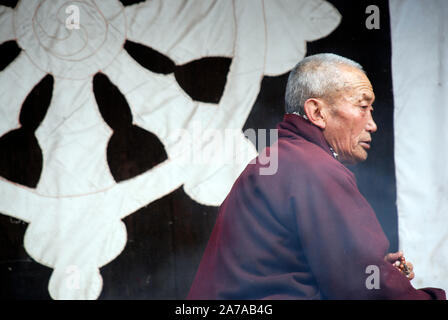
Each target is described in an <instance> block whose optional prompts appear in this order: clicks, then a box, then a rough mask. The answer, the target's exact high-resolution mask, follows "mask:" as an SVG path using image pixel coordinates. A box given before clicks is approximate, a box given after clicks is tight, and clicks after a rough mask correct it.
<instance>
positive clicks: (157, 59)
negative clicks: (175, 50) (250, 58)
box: [124, 40, 232, 103]
mask: <svg viewBox="0 0 448 320" xmlns="http://www.w3.org/2000/svg"><path fill="white" fill-rule="evenodd" d="M124 49H125V50H126V51H127V52H128V53H129V55H130V56H131V57H132V58H134V60H135V61H137V62H138V63H139V64H140V65H141V66H142V67H144V68H146V69H148V70H150V71H152V72H155V73H160V74H170V73H174V76H175V78H176V80H177V82H178V83H179V85H180V86H181V88H182V89H183V90H184V91H185V92H186V93H187V94H188V95H189V96H190V97H191V98H192V99H193V100H196V101H201V102H209V103H219V101H220V100H221V97H222V94H223V92H224V88H225V85H226V82H227V74H228V73H229V69H230V64H231V63H232V59H230V58H225V57H206V58H202V59H198V60H194V61H191V62H189V63H186V64H184V65H180V66H176V64H175V63H174V62H173V61H172V60H171V59H170V58H168V57H167V56H165V55H163V54H162V53H160V52H158V51H156V50H154V49H152V48H149V47H147V46H144V45H142V44H139V43H136V42H132V41H129V40H127V41H126V43H125V45H124Z"/></svg>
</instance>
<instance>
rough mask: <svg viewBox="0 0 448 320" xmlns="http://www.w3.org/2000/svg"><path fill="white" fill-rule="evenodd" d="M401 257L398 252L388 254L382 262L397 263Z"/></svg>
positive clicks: (401, 254)
mask: <svg viewBox="0 0 448 320" xmlns="http://www.w3.org/2000/svg"><path fill="white" fill-rule="evenodd" d="M402 256H403V252H401V251H398V252H394V253H388V254H387V255H386V256H385V257H384V260H385V261H388V262H391V263H392V262H395V261H397V260H398V259H399V258H401V257H402Z"/></svg>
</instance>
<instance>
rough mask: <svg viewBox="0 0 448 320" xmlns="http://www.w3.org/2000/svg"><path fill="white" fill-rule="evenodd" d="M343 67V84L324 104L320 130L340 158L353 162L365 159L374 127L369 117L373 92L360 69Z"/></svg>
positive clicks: (370, 115) (342, 160)
mask: <svg viewBox="0 0 448 320" xmlns="http://www.w3.org/2000/svg"><path fill="white" fill-rule="evenodd" d="M343 70H344V74H345V75H346V80H345V81H346V85H347V86H346V89H344V90H342V91H341V92H340V93H338V94H337V96H335V97H334V99H332V100H333V103H332V104H328V106H327V115H328V116H327V121H326V126H325V129H324V131H323V133H324V136H325V138H326V140H327V142H328V143H329V144H330V146H331V147H332V148H333V149H334V151H335V152H336V153H337V154H338V156H339V157H338V158H339V160H340V161H341V162H344V163H347V164H355V163H358V162H360V161H365V160H366V159H367V150H369V149H370V143H371V141H372V137H371V133H373V132H375V131H376V130H377V126H376V124H375V122H374V121H373V118H372V111H373V107H372V103H373V101H374V100H375V95H374V93H373V89H372V85H371V84H370V81H369V79H368V78H367V77H366V76H365V75H364V73H362V72H361V71H359V70H357V69H355V68H345V69H343Z"/></svg>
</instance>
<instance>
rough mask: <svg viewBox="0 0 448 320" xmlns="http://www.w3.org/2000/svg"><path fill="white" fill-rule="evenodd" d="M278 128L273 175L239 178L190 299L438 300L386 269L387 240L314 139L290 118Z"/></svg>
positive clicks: (435, 293) (352, 184)
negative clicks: (276, 165)
mask: <svg viewBox="0 0 448 320" xmlns="http://www.w3.org/2000/svg"><path fill="white" fill-rule="evenodd" d="M278 130H279V139H278V142H277V143H275V144H274V145H273V146H272V147H271V148H270V151H268V154H270V155H271V157H272V155H273V152H278V171H277V172H276V173H275V174H273V175H261V174H260V167H262V164H260V162H261V163H263V164H265V163H266V162H265V161H260V162H259V161H258V160H257V163H256V164H249V165H248V166H247V167H246V169H245V170H244V171H243V173H242V174H241V175H240V177H239V178H238V179H237V181H236V182H235V184H234V185H233V187H232V190H231V191H230V193H229V195H228V196H227V198H226V199H225V201H224V202H223V204H222V205H221V208H220V211H219V214H218V217H217V220H216V224H215V227H214V229H213V232H212V234H211V237H210V240H209V242H208V245H207V248H206V250H205V253H204V255H203V258H202V261H201V264H200V266H199V269H198V271H197V274H196V277H195V280H194V282H193V285H192V287H191V289H190V293H189V295H188V299H445V292H444V291H443V290H441V289H434V288H425V289H420V290H416V289H415V288H414V287H413V286H412V285H411V283H410V281H409V280H408V279H407V278H406V276H404V275H403V274H402V273H401V272H400V271H398V270H397V269H396V268H395V267H394V266H392V265H391V263H389V262H385V261H384V257H385V255H386V254H387V253H388V248H389V242H388V240H387V238H386V236H385V235H384V233H383V230H382V228H381V226H380V224H379V222H378V220H377V217H376V215H375V213H374V211H373V210H372V208H371V207H370V205H369V204H368V203H367V201H366V200H365V198H364V197H363V196H362V195H361V193H360V192H359V190H358V187H357V185H356V181H355V177H354V175H353V173H352V172H351V171H350V170H348V169H347V168H346V167H345V166H344V165H343V164H341V163H340V162H339V161H337V160H336V159H335V158H334V157H333V155H332V152H331V150H330V147H329V145H328V144H327V142H326V140H325V138H324V136H323V134H322V131H321V130H320V129H319V128H318V127H316V126H314V125H312V124H311V123H309V122H308V121H306V120H304V119H303V118H301V117H299V116H296V115H292V114H288V115H285V117H284V120H283V122H281V123H280V124H279V125H278ZM371 265H373V266H376V267H377V268H378V269H377V270H378V271H379V273H378V275H379V289H376V288H372V287H371V286H370V288H371V289H369V288H368V287H369V286H368V285H366V282H367V283H370V284H374V279H373V278H372V277H371V278H369V276H371V275H373V273H372V271H371V270H369V269H367V268H368V266H371ZM374 268H375V267H374ZM377 287H378V285H377Z"/></svg>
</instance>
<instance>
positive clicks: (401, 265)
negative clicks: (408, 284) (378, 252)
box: [384, 251, 415, 280]
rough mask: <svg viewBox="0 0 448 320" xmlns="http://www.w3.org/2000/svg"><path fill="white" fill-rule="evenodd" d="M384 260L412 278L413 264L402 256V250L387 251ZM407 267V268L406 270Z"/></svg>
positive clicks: (413, 275)
mask: <svg viewBox="0 0 448 320" xmlns="http://www.w3.org/2000/svg"><path fill="white" fill-rule="evenodd" d="M384 260H385V261H387V262H389V263H391V264H392V265H393V266H394V267H395V268H397V269H398V270H399V271H401V272H402V273H404V274H405V275H406V277H407V278H408V279H409V280H412V279H414V277H415V274H414V266H413V265H412V263H410V262H407V261H406V260H405V258H404V255H403V252H401V251H398V252H395V253H388V254H387V255H386V256H385V257H384ZM406 269H407V270H406Z"/></svg>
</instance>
